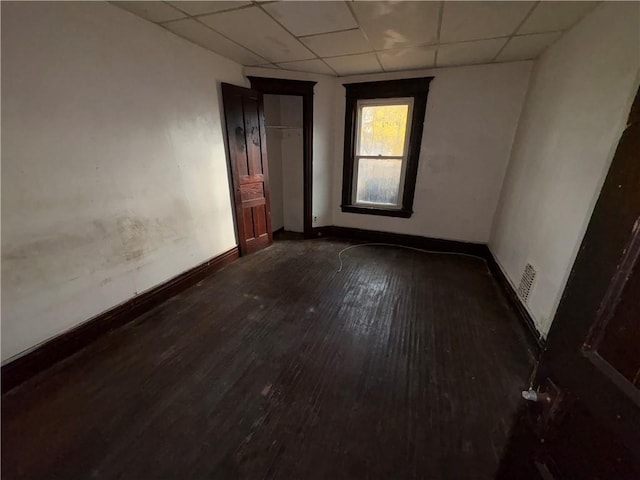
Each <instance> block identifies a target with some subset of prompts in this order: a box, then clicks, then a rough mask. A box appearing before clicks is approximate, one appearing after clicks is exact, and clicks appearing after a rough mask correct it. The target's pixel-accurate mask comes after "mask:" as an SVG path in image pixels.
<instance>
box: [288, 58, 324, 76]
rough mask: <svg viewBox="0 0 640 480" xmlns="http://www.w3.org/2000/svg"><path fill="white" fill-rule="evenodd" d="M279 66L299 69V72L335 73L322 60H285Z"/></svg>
mask: <svg viewBox="0 0 640 480" xmlns="http://www.w3.org/2000/svg"><path fill="white" fill-rule="evenodd" d="M278 66H279V67H281V68H284V69H285V70H297V71H299V72H310V73H322V74H324V75H333V76H334V77H335V75H336V74H335V73H334V72H333V70H331V69H330V68H329V67H327V64H326V63H324V62H323V61H322V60H318V59H316V60H302V61H301V62H284V63H279V64H278Z"/></svg>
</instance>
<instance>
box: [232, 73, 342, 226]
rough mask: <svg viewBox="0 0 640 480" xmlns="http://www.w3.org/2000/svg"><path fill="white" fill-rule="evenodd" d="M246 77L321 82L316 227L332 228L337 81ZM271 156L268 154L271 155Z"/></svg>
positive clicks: (316, 105) (316, 113)
mask: <svg viewBox="0 0 640 480" xmlns="http://www.w3.org/2000/svg"><path fill="white" fill-rule="evenodd" d="M244 72H245V75H247V76H249V75H253V76H258V77H269V78H286V79H290V80H306V81H314V82H317V83H316V85H315V87H314V98H313V194H312V201H311V204H312V215H313V217H314V218H315V222H314V224H313V226H314V227H319V226H323V225H332V224H333V218H332V192H333V168H334V136H333V135H334V129H333V128H332V125H333V122H334V113H335V112H334V110H335V108H334V101H335V89H336V84H337V80H336V78H335V77H330V76H327V75H320V74H312V73H303V72H293V71H287V70H275V69H272V68H259V67H245V69H244ZM267 153H268V152H267Z"/></svg>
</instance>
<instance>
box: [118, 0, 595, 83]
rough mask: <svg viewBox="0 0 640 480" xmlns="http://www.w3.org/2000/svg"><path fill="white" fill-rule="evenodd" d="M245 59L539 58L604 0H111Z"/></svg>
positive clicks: (368, 66)
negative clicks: (118, 0)
mask: <svg viewBox="0 0 640 480" xmlns="http://www.w3.org/2000/svg"><path fill="white" fill-rule="evenodd" d="M111 3H113V4H114V5H117V6H119V7H121V8H124V9H126V10H129V11H131V12H132V13H134V14H136V15H138V16H140V17H142V18H145V19H146V20H149V21H151V22H153V23H156V24H158V25H160V26H161V27H163V28H165V29H167V30H169V31H171V32H172V33H174V34H176V35H178V36H181V37H183V38H185V39H186V40H189V41H191V42H193V43H196V44H198V45H200V46H202V47H204V48H207V49H209V50H211V51H214V52H216V53H218V54H220V55H223V56H225V57H227V58H230V59H231V60H234V61H236V62H238V63H240V64H242V65H245V66H263V67H269V68H276V69H285V70H297V71H303V72H310V73H321V74H326V75H333V76H346V75H354V74H362V73H381V72H387V71H399V70H415V69H425V68H433V67H445V66H447V67H448V66H457V65H474V64H482V63H500V62H506V61H518V60H531V59H535V58H537V57H538V56H539V55H540V54H542V52H544V51H545V50H546V49H547V48H548V47H549V46H550V45H551V44H553V43H554V42H556V41H557V40H558V38H560V36H561V35H562V33H563V32H565V31H566V30H568V29H570V28H572V27H573V26H574V25H575V24H576V23H578V22H579V21H580V20H581V19H582V18H583V17H584V16H585V15H586V14H587V13H589V12H590V11H591V10H592V9H593V8H595V7H596V6H597V5H598V4H599V3H601V2H593V1H573V2H559V1H506V2H498V1H481V2H469V1H456V2H447V1H434V2H429V1H423V2H415V1H413V2H402V1H401V2H383V1H283V2H272V1H268V2H261V1H166V2H156V1H151V2H111Z"/></svg>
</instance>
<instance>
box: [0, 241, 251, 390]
mask: <svg viewBox="0 0 640 480" xmlns="http://www.w3.org/2000/svg"><path fill="white" fill-rule="evenodd" d="M238 256H239V252H238V247H234V248H232V249H230V250H228V251H226V252H224V253H222V254H220V255H218V256H216V257H214V258H212V259H210V260H208V261H206V262H204V263H201V264H200V265H197V266H195V267H193V268H191V269H189V270H187V271H185V272H183V273H181V274H180V275H178V276H176V277H174V278H172V279H170V280H168V281H166V282H164V283H162V284H160V285H158V286H156V287H154V288H152V289H150V290H147V291H146V292H144V293H141V294H140V295H138V296H136V297H134V298H132V299H130V300H128V301H126V302H125V303H122V304H120V305H118V306H116V307H114V308H112V309H110V310H108V311H106V312H104V313H102V314H100V315H98V316H97V317H94V318H92V319H90V320H88V321H86V322H84V323H82V324H80V325H79V326H77V327H75V328H72V329H71V330H68V331H66V332H64V333H62V334H60V335H58V336H57V337H54V338H52V339H51V340H48V341H46V342H45V343H43V344H41V345H40V346H38V347H36V348H35V349H34V350H32V351H30V352H28V353H26V354H25V355H23V356H21V357H18V358H17V359H15V360H13V361H11V362H9V363H7V364H6V365H3V366H2V369H1V376H2V393H5V392H8V391H9V390H11V389H12V388H14V387H16V386H18V385H20V384H21V383H23V382H24V381H26V380H28V379H29V378H31V377H33V376H34V375H37V374H38V373H40V372H42V371H44V370H46V369H47V368H49V367H51V366H52V365H54V364H55V363H57V362H59V361H61V360H64V359H65V358H67V357H69V356H71V355H73V354H74V353H76V352H78V351H79V350H81V349H82V348H84V347H86V346H87V345H89V344H90V343H92V342H93V341H95V340H97V339H98V338H100V337H101V336H102V335H104V334H106V333H108V332H110V331H112V330H114V329H116V328H118V327H121V326H122V325H125V324H127V323H129V322H131V321H132V320H135V319H136V318H137V317H139V316H140V315H141V314H143V313H145V312H147V311H149V310H151V309H152V308H154V307H156V306H157V305H159V304H161V303H162V302H164V301H165V300H167V299H169V298H171V297H173V296H174V295H176V294H178V293H180V292H181V291H183V290H185V289H187V288H188V287H190V286H192V285H194V284H196V283H197V282H199V281H200V280H202V279H203V278H205V277H207V276H209V275H211V274H212V273H213V272H216V271H218V270H220V269H221V268H222V267H224V266H225V265H228V264H229V263H231V262H233V261H234V260H236V259H237V258H238Z"/></svg>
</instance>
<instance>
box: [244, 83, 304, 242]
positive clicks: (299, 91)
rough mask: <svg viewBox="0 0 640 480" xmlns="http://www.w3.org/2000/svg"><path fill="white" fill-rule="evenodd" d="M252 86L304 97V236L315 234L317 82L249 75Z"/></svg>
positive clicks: (272, 93)
mask: <svg viewBox="0 0 640 480" xmlns="http://www.w3.org/2000/svg"><path fill="white" fill-rule="evenodd" d="M247 78H248V79H249V81H250V82H251V88H252V89H254V90H257V91H258V92H260V94H262V95H265V94H268V95H292V96H299V97H302V139H303V147H302V149H303V152H302V162H303V163H302V177H303V229H304V238H312V237H313V236H314V235H313V219H312V215H313V213H312V212H313V210H312V202H313V87H314V86H315V84H316V83H317V82H310V81H303V80H286V79H282V78H268V77H254V76H248V77H247Z"/></svg>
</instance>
